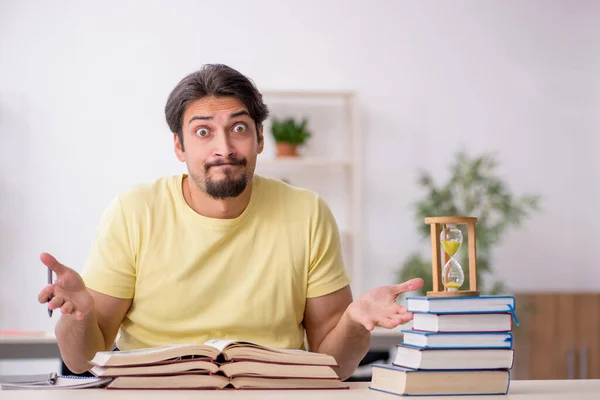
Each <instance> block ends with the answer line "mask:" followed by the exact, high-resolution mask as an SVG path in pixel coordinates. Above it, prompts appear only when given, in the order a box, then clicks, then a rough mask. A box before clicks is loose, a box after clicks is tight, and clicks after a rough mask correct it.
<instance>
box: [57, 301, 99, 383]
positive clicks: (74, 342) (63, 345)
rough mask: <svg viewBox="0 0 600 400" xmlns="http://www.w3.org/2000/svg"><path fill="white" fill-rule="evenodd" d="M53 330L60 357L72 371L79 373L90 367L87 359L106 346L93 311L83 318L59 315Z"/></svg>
mask: <svg viewBox="0 0 600 400" xmlns="http://www.w3.org/2000/svg"><path fill="white" fill-rule="evenodd" d="M55 332H56V340H57V342H58V346H59V348H60V353H61V356H62V359H63V361H64V362H65V364H66V366H67V367H68V368H69V370H71V371H73V372H74V373H78V374H79V373H82V372H85V371H87V370H88V369H90V367H91V365H90V364H89V363H88V361H89V360H91V359H92V358H93V357H94V355H95V354H96V352H98V351H102V350H105V347H106V345H105V342H104V336H103V335H102V331H101V330H100V327H99V326H98V321H97V319H96V312H95V311H92V312H91V313H90V314H89V315H87V316H85V317H84V319H83V320H78V319H76V318H74V317H72V316H66V315H63V316H61V318H60V320H59V321H58V323H57V324H56V329H55Z"/></svg>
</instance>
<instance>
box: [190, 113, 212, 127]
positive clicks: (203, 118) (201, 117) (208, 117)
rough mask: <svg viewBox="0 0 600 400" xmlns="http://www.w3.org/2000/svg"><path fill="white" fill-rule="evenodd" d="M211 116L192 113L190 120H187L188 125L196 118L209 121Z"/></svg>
mask: <svg viewBox="0 0 600 400" xmlns="http://www.w3.org/2000/svg"><path fill="white" fill-rule="evenodd" d="M212 118H213V117H212V116H211V115H194V116H193V117H192V118H190V120H189V121H188V125H189V124H191V123H192V122H194V121H196V120H202V121H209V120H211V119H212Z"/></svg>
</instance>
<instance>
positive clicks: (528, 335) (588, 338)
mask: <svg viewBox="0 0 600 400" xmlns="http://www.w3.org/2000/svg"><path fill="white" fill-rule="evenodd" d="M515 297H516V299H517V317H518V318H519V322H520V324H519V326H515V327H514V329H513V334H514V346H515V364H514V367H513V370H512V378H513V379H600V293H522V294H516V295H515Z"/></svg>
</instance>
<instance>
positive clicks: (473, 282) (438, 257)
mask: <svg viewBox="0 0 600 400" xmlns="http://www.w3.org/2000/svg"><path fill="white" fill-rule="evenodd" d="M425 223H426V224H428V225H430V226H431V268H432V278H433V290H432V291H428V292H427V297H460V296H479V291H478V290H477V244H476V242H477V241H476V239H475V224H476V223H477V218H476V217H460V216H457V217H427V218H425ZM465 224H466V225H467V235H468V243H467V245H468V251H469V290H456V291H448V290H445V289H444V288H443V286H442V267H443V265H446V263H447V262H448V260H449V259H450V256H449V255H448V254H447V253H446V252H445V251H443V254H442V249H441V242H440V233H441V230H442V227H444V228H445V227H446V226H447V225H465ZM463 245H464V243H463ZM462 247H463V246H461V248H462ZM442 256H443V257H444V261H443V264H442Z"/></svg>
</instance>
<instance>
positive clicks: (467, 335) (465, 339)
mask: <svg viewBox="0 0 600 400" xmlns="http://www.w3.org/2000/svg"><path fill="white" fill-rule="evenodd" d="M401 332H402V339H403V341H402V344H404V345H406V346H412V347H418V348H431V349H447V348H453V349H477V348H487V349H510V348H512V346H513V337H512V333H511V332H425V331H418V330H415V329H404V330H402V331H401Z"/></svg>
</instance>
